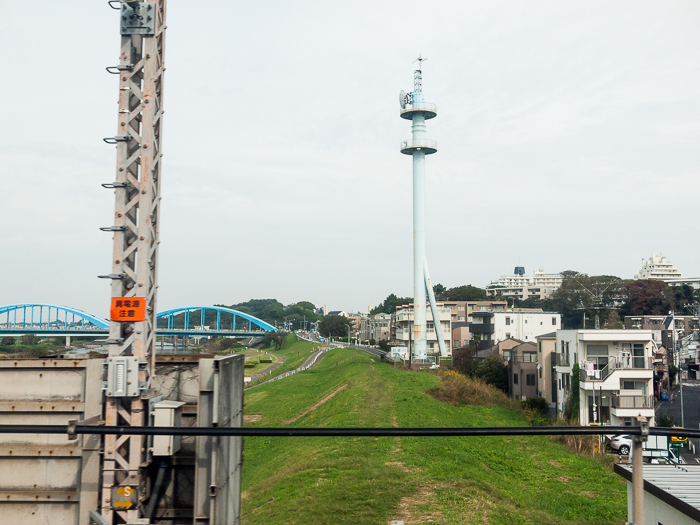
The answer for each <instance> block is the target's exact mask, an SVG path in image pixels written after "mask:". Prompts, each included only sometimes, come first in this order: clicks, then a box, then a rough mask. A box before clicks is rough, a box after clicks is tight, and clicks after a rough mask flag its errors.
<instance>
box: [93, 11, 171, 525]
mask: <svg viewBox="0 0 700 525" xmlns="http://www.w3.org/2000/svg"><path fill="white" fill-rule="evenodd" d="M113 4H118V5H119V7H114V6H113ZM110 6H112V7H114V9H119V11H120V20H119V21H120V33H121V51H120V60H119V65H118V66H114V67H110V68H107V70H108V71H109V72H110V73H114V74H116V75H118V76H119V113H118V121H117V134H116V136H114V137H111V138H108V139H105V142H107V143H108V144H116V147H117V166H116V177H115V179H116V180H115V182H113V183H110V184H105V185H104V186H105V187H108V188H114V192H115V213H114V225H113V226H109V227H106V228H102V230H104V231H112V232H114V247H113V256H112V273H111V274H110V275H108V276H106V277H108V278H110V279H111V280H112V286H111V295H112V306H113V310H112V315H111V316H110V318H111V319H112V321H111V323H110V328H109V339H108V344H109V356H108V370H107V376H108V380H107V392H106V403H105V423H106V425H109V426H112V425H119V426H144V425H146V424H148V419H147V418H148V414H149V410H148V408H149V405H148V398H149V397H150V388H151V386H152V380H153V374H154V372H155V357H156V349H155V329H156V311H157V310H156V291H157V288H158V284H157V282H158V281H157V266H158V264H157V263H158V243H159V240H158V232H159V215H160V198H161V197H160V184H161V158H162V153H161V135H162V121H163V72H164V71H165V66H164V62H163V60H164V45H165V14H166V0H153V1H149V2H140V1H127V0H122V1H121V2H116V1H113V2H110ZM127 302H129V304H134V303H137V304H139V305H140V306H143V303H145V310H144V312H143V315H142V316H138V315H137V316H136V319H135V320H131V319H129V317H125V318H120V317H117V319H115V315H114V307H116V306H126V303H127ZM142 302H143V303H142ZM123 311H125V312H128V310H123ZM103 446H104V457H103V463H102V498H101V505H102V509H101V513H102V517H103V518H104V519H105V520H106V522H107V523H109V524H110V525H112V524H118V523H136V522H137V521H138V520H140V519H143V518H144V517H146V518H147V516H144V513H145V508H146V505H145V504H146V503H147V500H148V498H149V496H150V494H149V492H148V491H149V489H150V484H149V483H147V476H146V470H145V469H146V467H147V465H148V463H149V458H148V451H147V448H148V447H147V444H146V440H145V438H144V436H136V435H131V436H130V435H121V436H115V435H108V436H105V437H104V443H103ZM117 493H119V494H122V495H123V494H125V493H126V494H132V495H134V498H133V501H126V502H125V501H114V500H115V494H117Z"/></svg>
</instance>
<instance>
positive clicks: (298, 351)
mask: <svg viewBox="0 0 700 525" xmlns="http://www.w3.org/2000/svg"><path fill="white" fill-rule="evenodd" d="M317 347H318V343H310V342H308V341H302V340H301V339H297V336H296V335H294V334H289V335H287V336H286V337H285V341H284V346H283V347H282V349H281V350H279V351H278V350H275V349H274V347H270V348H264V349H263V350H268V351H270V352H274V353H275V355H279V356H283V357H286V358H287V360H286V361H285V362H284V363H282V364H281V365H280V366H279V367H277V368H275V369H274V370H273V371H272V374H270V375H267V376H265V377H263V378H262V379H259V380H258V381H253V382H252V383H250V384H251V385H255V384H257V383H258V382H261V381H267V380H268V379H270V378H272V377H275V376H278V375H280V374H284V373H285V372H289V371H290V370H294V369H295V368H299V367H300V366H301V365H302V364H303V363H304V361H306V359H307V358H308V357H309V356H310V355H311V353H312V352H313V351H314V350H315V349H316V348H317ZM268 366H269V365H268ZM246 375H248V374H246Z"/></svg>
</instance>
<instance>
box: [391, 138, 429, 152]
mask: <svg viewBox="0 0 700 525" xmlns="http://www.w3.org/2000/svg"><path fill="white" fill-rule="evenodd" d="M400 148H401V153H404V154H406V155H411V154H412V153H413V150H416V149H420V150H423V151H424V152H425V154H426V155H430V154H431V153H435V152H436V151H437V141H436V140H431V139H409V140H402V141H401V144H400Z"/></svg>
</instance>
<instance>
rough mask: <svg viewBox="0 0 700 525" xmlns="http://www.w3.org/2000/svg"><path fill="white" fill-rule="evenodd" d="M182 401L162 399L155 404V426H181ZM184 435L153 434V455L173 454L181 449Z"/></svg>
mask: <svg viewBox="0 0 700 525" xmlns="http://www.w3.org/2000/svg"><path fill="white" fill-rule="evenodd" d="M184 404H185V403H183V402H182V401H161V402H159V403H156V404H155V405H154V407H153V408H154V412H155V414H154V417H153V426H154V427H179V426H181V424H182V406H183V405H184ZM181 443H182V436H153V455H154V456H172V455H173V454H175V453H176V452H178V451H179V450H180V444H181Z"/></svg>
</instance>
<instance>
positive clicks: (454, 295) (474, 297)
mask: <svg viewBox="0 0 700 525" xmlns="http://www.w3.org/2000/svg"><path fill="white" fill-rule="evenodd" d="M439 299H440V300H442V301H486V299H487V297H486V290H484V289H483V288H477V287H476V286H472V285H471V284H467V285H464V286H457V287H456V288H450V289H449V290H445V291H444V292H442V293H441V294H440V297H439Z"/></svg>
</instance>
